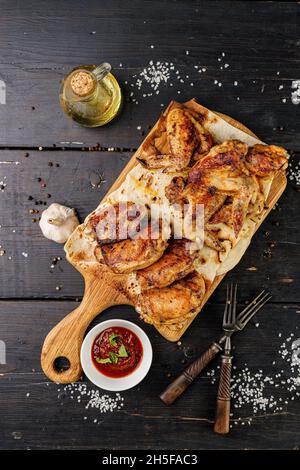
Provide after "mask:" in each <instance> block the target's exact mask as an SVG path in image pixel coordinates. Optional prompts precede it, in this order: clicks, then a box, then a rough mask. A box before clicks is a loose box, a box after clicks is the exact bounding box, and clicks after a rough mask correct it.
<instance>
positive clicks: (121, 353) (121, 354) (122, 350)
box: [118, 344, 128, 357]
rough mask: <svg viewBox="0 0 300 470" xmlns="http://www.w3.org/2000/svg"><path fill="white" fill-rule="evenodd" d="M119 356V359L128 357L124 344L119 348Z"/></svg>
mask: <svg viewBox="0 0 300 470" xmlns="http://www.w3.org/2000/svg"><path fill="white" fill-rule="evenodd" d="M118 356H119V357H128V352H127V351H126V348H125V346H124V344H122V345H121V346H120V348H119V351H118Z"/></svg>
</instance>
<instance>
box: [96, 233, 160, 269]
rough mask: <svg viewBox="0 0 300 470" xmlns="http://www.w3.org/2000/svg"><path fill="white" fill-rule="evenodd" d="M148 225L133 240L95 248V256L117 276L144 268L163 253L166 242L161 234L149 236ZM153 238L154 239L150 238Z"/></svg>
mask: <svg viewBox="0 0 300 470" xmlns="http://www.w3.org/2000/svg"><path fill="white" fill-rule="evenodd" d="M150 232H151V227H150V224H149V225H148V226H147V227H146V228H145V229H144V230H143V231H141V232H140V233H139V235H138V236H136V237H135V238H133V239H127V240H122V241H118V242H115V243H108V244H105V245H102V246H97V247H96V249H95V256H96V258H97V259H98V261H100V262H104V263H105V264H106V265H107V266H108V267H109V268H110V269H111V270H112V271H114V272H115V273H119V274H125V273H130V272H132V271H135V270H138V269H142V268H146V267H147V266H150V265H151V264H153V263H155V261H157V260H158V259H159V258H160V257H161V256H162V255H163V253H164V251H165V249H166V248H167V246H168V242H167V241H166V240H164V239H163V238H162V237H161V234H160V233H159V234H157V235H154V236H153V234H152V235H151V233H150ZM152 237H154V238H152Z"/></svg>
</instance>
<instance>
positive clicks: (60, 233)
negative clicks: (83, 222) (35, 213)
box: [40, 203, 79, 243]
mask: <svg viewBox="0 0 300 470" xmlns="http://www.w3.org/2000/svg"><path fill="white" fill-rule="evenodd" d="M78 225H79V220H78V218H77V216H76V213H75V210H74V209H71V208H70V207H67V206H63V205H61V204H57V203H53V204H51V205H50V206H49V207H48V208H47V209H45V210H44V211H43V213H42V216H41V220H40V228H41V230H42V232H43V235H44V236H45V237H46V238H48V239H49V240H53V241H54V242H56V243H65V242H66V241H67V240H68V238H69V236H70V235H71V233H72V232H73V231H74V230H75V228H76V227H77V226H78Z"/></svg>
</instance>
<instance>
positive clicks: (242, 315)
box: [238, 292, 270, 322]
mask: <svg viewBox="0 0 300 470" xmlns="http://www.w3.org/2000/svg"><path fill="white" fill-rule="evenodd" d="M268 295H270V294H269V293H268V292H266V293H265V294H264V295H263V296H262V297H260V298H259V300H257V301H256V302H254V301H253V302H251V304H250V308H249V306H248V307H246V308H245V309H244V310H243V311H242V312H241V313H240V314H239V316H238V320H240V321H241V322H243V321H244V320H245V318H247V317H248V315H251V313H252V311H253V310H254V309H255V308H256V307H257V306H259V305H260V303H261V302H263V301H264V300H265V298H266V297H268Z"/></svg>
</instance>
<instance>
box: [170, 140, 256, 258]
mask: <svg viewBox="0 0 300 470" xmlns="http://www.w3.org/2000/svg"><path fill="white" fill-rule="evenodd" d="M247 150H248V146H247V145H246V144H245V143H243V142H240V141H238V140H230V141H226V142H223V143H222V144H220V145H216V146H215V147H213V148H212V149H211V150H210V151H209V152H208V154H206V155H205V156H203V157H202V159H201V160H200V161H199V162H197V163H196V164H195V165H194V166H193V168H192V169H191V171H190V172H189V176H188V179H187V182H186V184H185V186H184V187H183V184H182V182H180V184H179V185H178V184H177V180H175V181H174V180H173V182H171V185H169V187H168V188H167V190H166V196H167V197H168V196H171V197H172V202H173V203H174V201H176V197H175V196H176V186H178V191H177V193H178V197H177V201H176V202H180V201H181V202H182V201H183V202H187V203H189V204H192V205H193V206H194V207H195V206H196V204H203V205H204V221H205V223H206V222H207V221H208V220H209V219H210V218H211V217H212V216H213V214H214V213H215V212H217V211H218V210H219V209H220V207H221V206H222V205H223V204H224V202H225V200H226V197H227V196H228V195H230V196H232V201H233V202H232V221H233V227H234V232H235V235H236V236H237V235H238V233H239V232H240V230H241V227H242V225H243V222H244V219H245V216H246V213H247V208H248V205H249V203H250V200H251V198H252V197H253V191H254V189H255V191H257V183H256V182H255V179H254V178H253V177H252V176H250V175H249V170H248V169H247V167H246V165H245V156H246V154H247ZM206 242H207V244H208V245H209V246H212V247H213V248H215V249H220V247H219V248H218V246H217V245H218V244H216V243H215V238H214V236H213V234H211V233H209V232H208V231H207V230H206Z"/></svg>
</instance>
